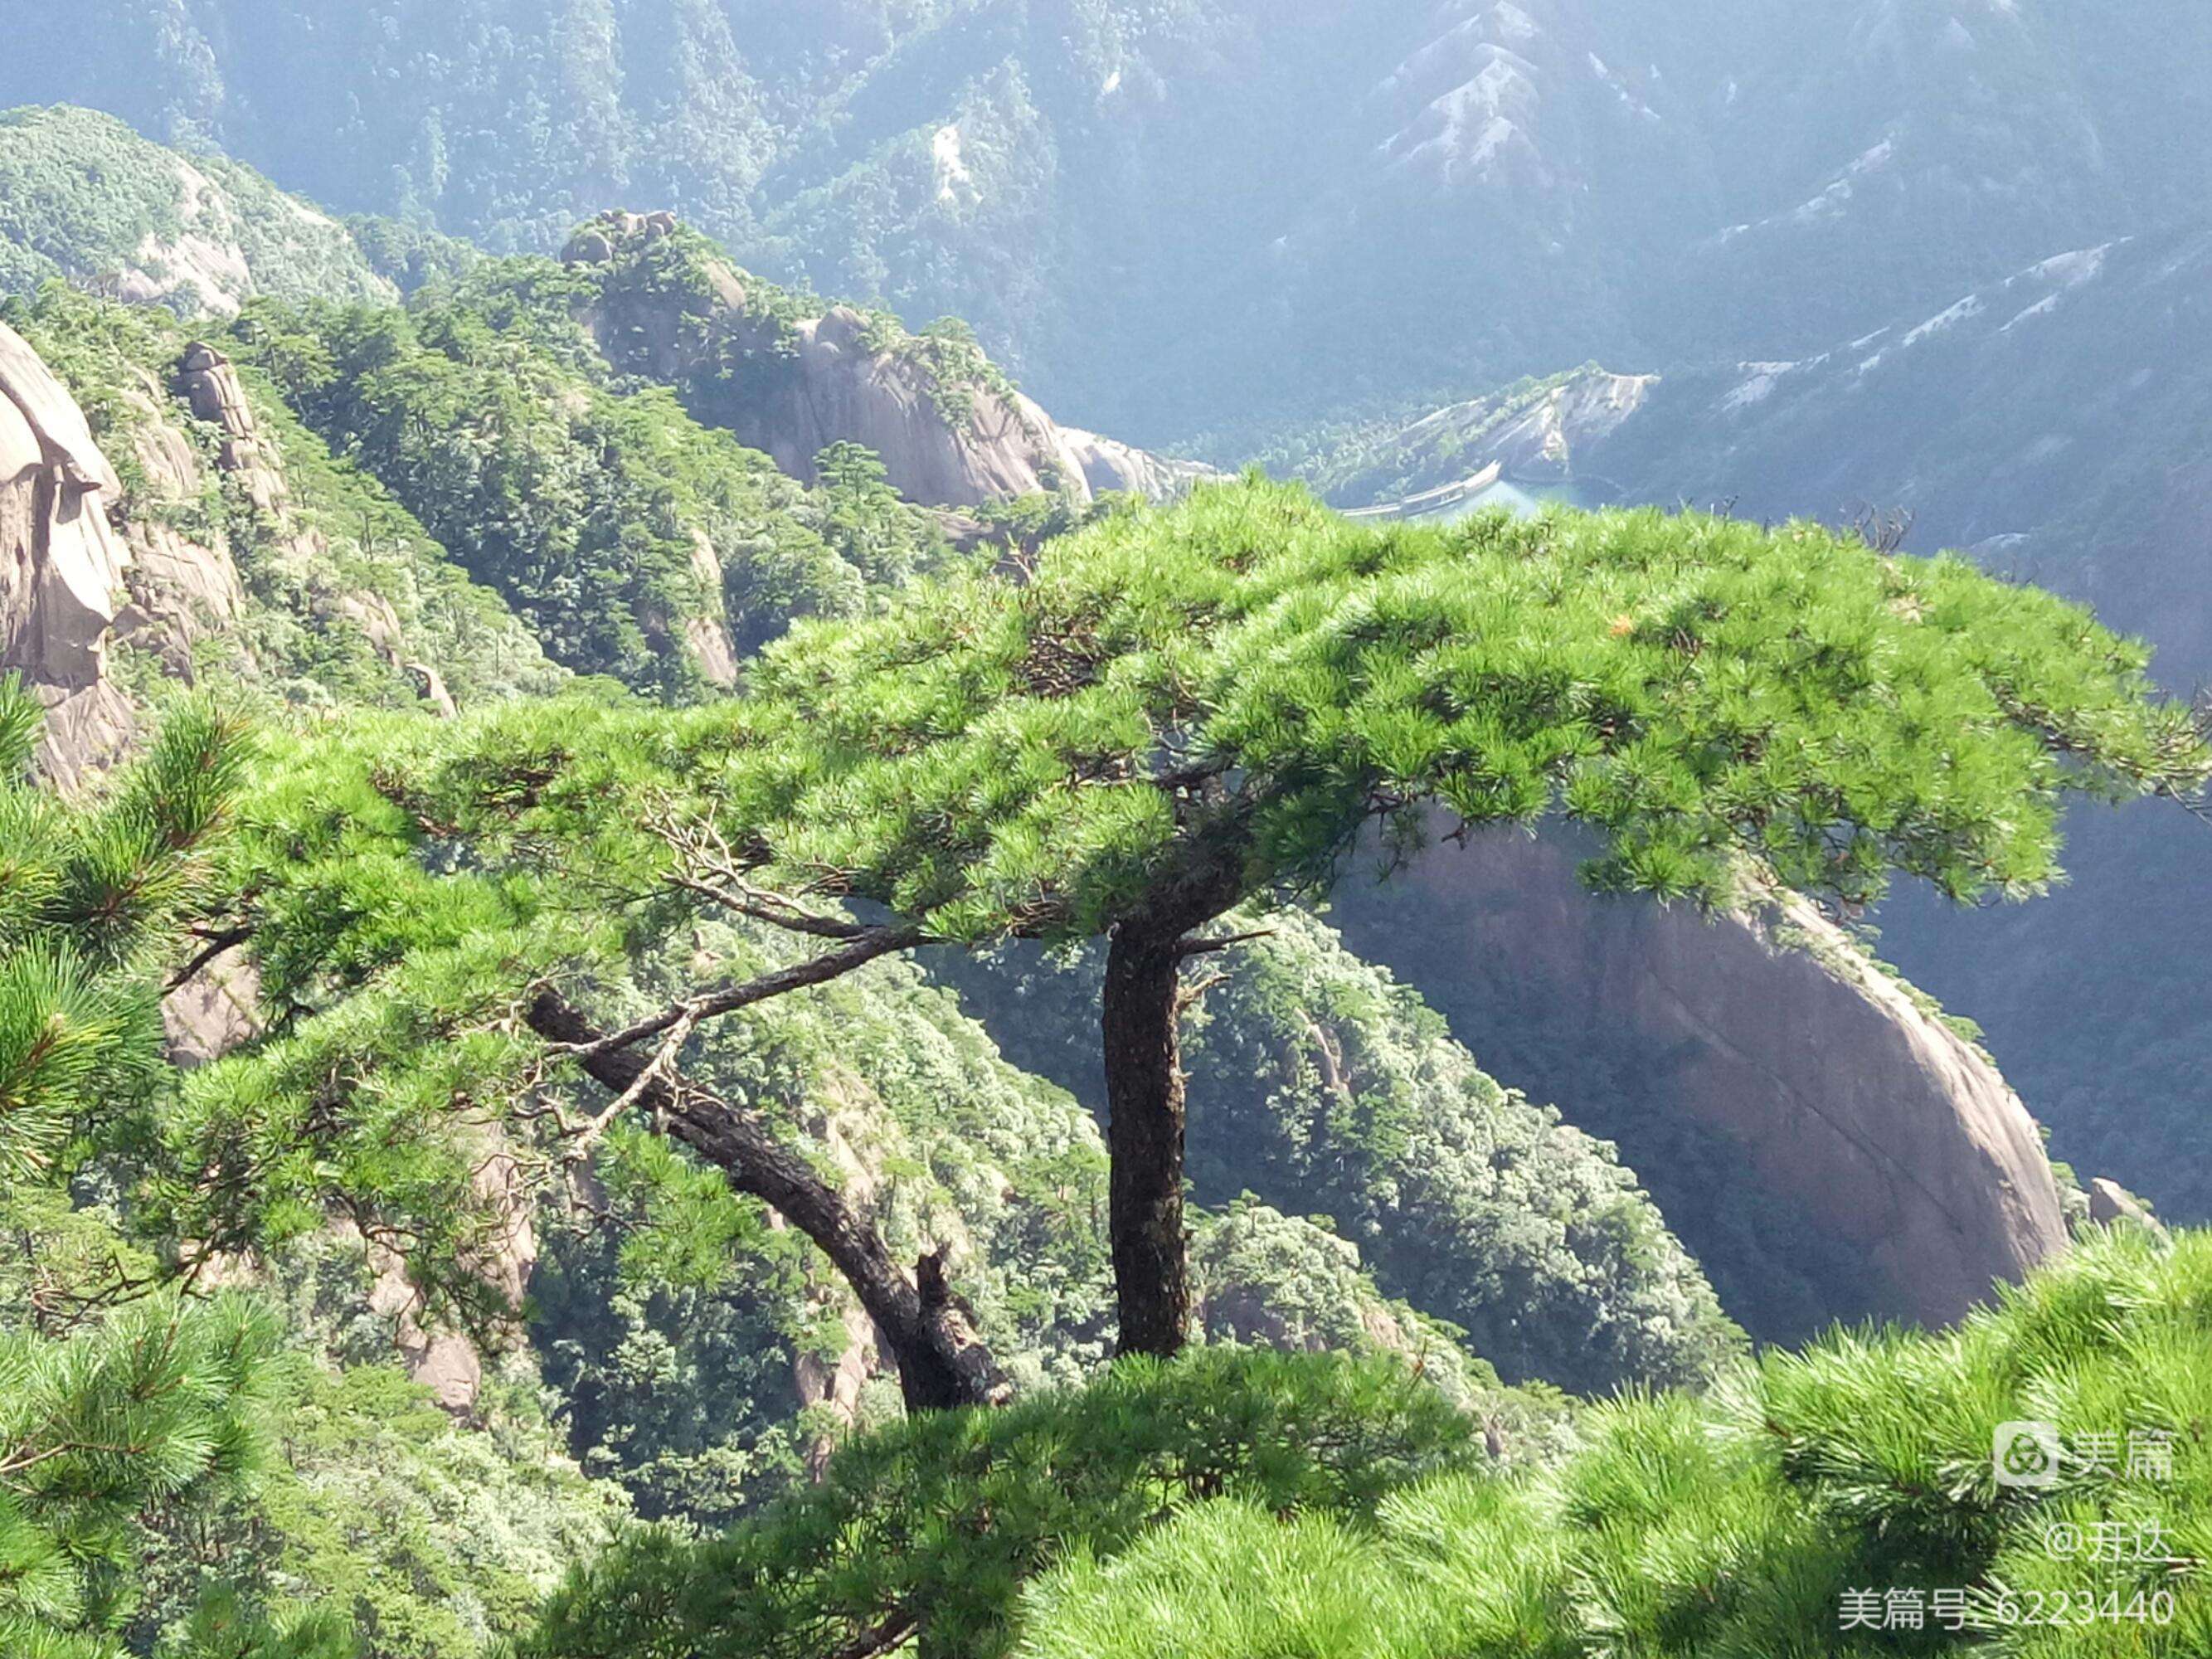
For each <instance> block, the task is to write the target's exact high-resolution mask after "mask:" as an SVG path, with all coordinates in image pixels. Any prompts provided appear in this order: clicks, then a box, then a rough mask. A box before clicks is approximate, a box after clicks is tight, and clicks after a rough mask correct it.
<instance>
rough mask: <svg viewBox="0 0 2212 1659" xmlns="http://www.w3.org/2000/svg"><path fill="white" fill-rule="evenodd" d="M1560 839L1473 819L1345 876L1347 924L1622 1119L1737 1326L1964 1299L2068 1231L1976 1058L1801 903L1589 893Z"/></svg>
mask: <svg viewBox="0 0 2212 1659" xmlns="http://www.w3.org/2000/svg"><path fill="white" fill-rule="evenodd" d="M1581 856H1582V853H1581V851H1580V849H1579V848H1577V845H1576V844H1575V843H1574V842H1572V840H1571V839H1570V838H1568V837H1565V836H1563V835H1560V834H1558V833H1553V832H1548V831H1547V833H1546V834H1545V835H1544V836H1541V837H1539V838H1537V839H1534V840H1531V839H1529V838H1528V837H1527V836H1523V835H1522V834H1520V833H1519V832H1517V831H1506V832H1503V833H1495V832H1493V833H1486V834H1483V835H1480V836H1475V837H1474V838H1472V839H1471V840H1470V842H1468V845H1467V846H1466V847H1464V848H1458V847H1455V846H1453V845H1451V844H1449V843H1445V844H1443V845H1440V846H1438V847H1437V848H1434V849H1432V850H1431V851H1430V852H1428V853H1426V854H1424V855H1423V856H1422V857H1421V858H1420V859H1419V860H1417V861H1416V862H1415V863H1414V864H1413V866H1412V868H1411V869H1409V870H1407V872H1403V873H1402V874H1401V875H1399V876H1397V877H1395V878H1393V879H1391V880H1389V881H1387V882H1384V883H1382V884H1363V885H1357V886H1353V885H1347V886H1346V887H1344V888H1341V889H1340V890H1339V894H1338V899H1337V905H1336V910H1335V920H1336V921H1338V923H1339V925H1340V927H1342V929H1343V932H1344V934H1345V937H1346V940H1347V942H1349V943H1350V944H1351V945H1352V946H1353V948H1354V949H1356V950H1358V951H1361V952H1362V953H1363V954H1364V955H1366V956H1368V957H1370V959H1372V960H1375V961H1377V962H1380V963H1385V964H1387V965H1388V966H1389V967H1390V968H1392V969H1395V971H1396V972H1397V973H1399V974H1400V975H1401V976H1403V977H1405V978H1406V979H1408V980H1410V981H1413V982H1414V983H1416V984H1418V985H1419V986H1420V987H1422V989H1423V990H1424V992H1425V993H1426V994H1428V995H1429V996H1430V998H1431V1000H1433V1001H1434V1002H1435V1003H1436V1005H1437V1007H1438V1008H1439V1009H1440V1010H1441V1011H1442V1012H1443V1013H1444V1014H1445V1016H1446V1017H1447V1018H1449V1020H1450V1022H1451V1024H1452V1027H1453V1030H1454V1031H1455V1033H1456V1034H1457V1035H1458V1036H1459V1037H1460V1038H1461V1040H1462V1041H1463V1042H1468V1043H1469V1044H1471V1045H1472V1046H1473V1047H1474V1048H1475V1050H1476V1052H1478V1053H1479V1054H1481V1055H1482V1057H1483V1061H1484V1064H1485V1065H1486V1066H1488V1067H1490V1068H1491V1069H1492V1070H1493V1071H1494V1072H1496V1073H1497V1074H1498V1076H1500V1077H1502V1078H1504V1079H1510V1081H1511V1082H1513V1083H1514V1084H1515V1085H1517V1086H1520V1087H1522V1088H1524V1089H1527V1090H1528V1091H1531V1092H1533V1093H1535V1094H1538V1095H1540V1096H1541V1097H1544V1098H1547V1099H1551V1100H1555V1101H1557V1102H1558V1103H1559V1106H1560V1109H1562V1110H1563V1111H1564V1112H1565V1114H1566V1115H1567V1117H1568V1118H1569V1120H1570V1121H1573V1122H1575V1123H1577V1124H1580V1125H1582V1126H1583V1127H1586V1128H1588V1129H1589V1130H1591V1131H1592V1132H1593V1133H1599V1134H1602V1135H1605V1136H1607V1137H1608V1138H1611V1139H1617V1140H1618V1141H1619V1142H1620V1146H1621V1151H1622V1155H1623V1156H1624V1157H1625V1158H1626V1159H1627V1160H1628V1161H1629V1162H1630V1163H1631V1164H1633V1165H1634V1167H1635V1168H1636V1169H1637V1170H1638V1171H1639V1172H1640V1173H1641V1174H1642V1176H1643V1177H1644V1181H1645V1182H1646V1183H1647V1184H1648V1185H1649V1186H1650V1188H1651V1189H1652V1192H1653V1194H1654V1196H1655V1197H1656V1198H1657V1199H1658V1200H1659V1203H1660V1206H1661V1208H1662V1211H1663V1212H1664V1213H1665V1214H1666V1216H1667V1218H1668V1221H1669V1223H1670V1224H1671V1225H1673V1226H1674V1228H1675V1229H1676V1231H1679V1232H1680V1234H1681V1235H1682V1237H1683V1239H1684V1241H1685V1242H1686V1243H1687V1244H1688V1245H1689V1247H1690V1248H1691V1249H1692V1250H1694V1251H1695V1252H1696V1253H1697V1254H1698V1256H1699V1260H1700V1261H1703V1262H1704V1263H1705V1267H1706V1268H1707V1271H1708V1272H1710V1273H1711V1274H1712V1275H1713V1278H1714V1280H1715V1283H1716V1284H1717V1285H1718V1286H1719V1288H1720V1291H1721V1294H1722V1298H1723V1303H1724V1304H1725V1305H1727V1306H1728V1307H1729V1310H1730V1311H1731V1312H1733V1313H1735V1315H1736V1316H1738V1317H1739V1318H1740V1319H1741V1320H1743V1322H1745V1324H1746V1325H1747V1326H1748V1327H1749V1328H1751V1329H1752V1331H1753V1334H1755V1335H1758V1336H1760V1337H1763V1338H1767V1339H1770V1340H1778V1339H1784V1338H1788V1337H1791V1336H1795V1335H1797V1334H1802V1333H1803V1332H1805V1331H1808V1330H1810V1329H1813V1328H1817V1327H1818V1326H1819V1325H1820V1324H1821V1323H1824V1322H1826V1321H1828V1320H1830V1319H1837V1318H1842V1319H1858V1318H1864V1317H1869V1316H1876V1317H1899V1318H1905V1319H1912V1320H1918V1321H1922V1322H1929V1323H1942V1322H1950V1321H1953V1320H1955V1319H1957V1318H1958V1317H1959V1316H1960V1315H1961V1314H1963V1313H1964V1312H1965V1311H1966V1309H1967V1308H1968V1307H1970V1306H1971V1305H1972V1304H1975V1303H1976V1302H1978V1301H1980V1300H1982V1299H1984V1298H1985V1297H1987V1296H1988V1294H1989V1292H1990V1288H1991V1286H1992V1285H1993V1284H1995V1283H1997V1282H1999V1281H2015V1280H2017V1279H2020V1278H2021V1276H2022V1275H2023V1274H2024V1273H2026V1272H2027V1269H2028V1268H2030V1267H2033V1266H2035V1265H2036V1264H2037V1263H2038V1262H2039V1261H2042V1260H2044V1259H2045V1257H2046V1256H2048V1255H2051V1253H2052V1252H2054V1251H2056V1250H2057V1249H2060V1248H2062V1246H2063V1243H2064V1240H2065V1237H2066V1234H2065V1228H2064V1225H2063V1220H2062V1218H2061V1215H2060V1208H2059V1200H2058V1194H2057V1187H2056V1185H2055V1184H2054V1182H2053V1178H2052V1174H2051V1166H2050V1164H2049V1162H2048V1160H2047V1159H2046V1158H2045V1156H2044V1153H2043V1150H2042V1146H2041V1144H2040V1141H2039V1135H2038V1131H2037V1127H2036V1125H2035V1123H2034V1121H2033V1119H2031V1118H2030V1117H2029V1115H2028V1114H2027V1109H2026V1108H2025V1107H2023V1106H2022V1104H2021V1101H2020V1099H2019V1097H2017V1096H2016V1095H2015V1094H2014V1092H2013V1091H2012V1090H2011V1089H2010V1088H2009V1087H2008V1085H2006V1083H2005V1081H2004V1079H2002V1077H2000V1076H1999V1075H1998V1073H1997V1071H1996V1067H1995V1066H1993V1065H1992V1064H1991V1063H1990V1060H1989V1059H1988V1057H1987V1056H1986V1055H1984V1054H1982V1053H1981V1052H1979V1051H1978V1049H1977V1048H1975V1047H1974V1046H1972V1044H1971V1043H1970V1042H1967V1041H1966V1039H1964V1038H1963V1037H1962V1036H1960V1034H1959V1033H1958V1032H1957V1031H1955V1030H1953V1029H1952V1028H1951V1027H1950V1026H1949V1025H1948V1024H1946V1023H1945V1022H1944V1021H1943V1020H1942V1019H1941V1018H1938V1017H1937V1015H1936V1012H1935V1011H1934V1009H1933V1007H1932V1006H1931V1005H1929V1004H1928V1003H1927V1002H1926V1001H1925V1000H1924V999H1922V998H1920V997H1918V996H1917V995H1916V994H1914V993H1913V992H1911V990H1910V989H1909V988H1908V987H1906V986H1905V985H1904V984H1903V983H1901V982H1900V981H1898V980H1897V979H1895V978H1894V977H1893V976H1892V975H1889V974H1888V973H1887V972H1884V971H1883V970H1882V969H1880V968H1879V967H1877V966H1876V965H1875V963H1872V962H1871V961H1870V960H1869V958H1868V957H1866V955H1865V954H1864V952H1863V951H1861V950H1860V949H1859V948H1858V947H1857V946H1856V945H1854V944H1853V943H1852V941H1851V940H1850V938H1849V937H1848V936H1847V935H1845V934H1844V933H1842V932H1841V931H1840V930H1839V929H1838V928H1837V927H1834V926H1833V925H1832V924H1831V923H1829V922H1828V921H1826V920H1825V919H1824V918H1822V917H1821V916H1820V915H1819V914H1818V913H1817V912H1815V911H1814V910H1813V909H1811V908H1810V907H1808V906H1807V905H1805V904H1803V903H1802V902H1784V903H1782V904H1778V905H1776V906H1774V907H1773V908H1771V909H1769V910H1766V911H1765V912H1762V913H1761V914H1759V915H1735V916H1720V917H1717V918H1713V919H1710V920H1708V919H1705V918H1702V917H1700V916H1699V915H1695V914H1692V913H1689V912H1686V911H1682V910H1677V909H1669V908H1662V907H1661V906H1658V905H1656V904H1653V903H1650V902H1641V901H1626V900H1611V899H1603V898H1599V897H1595V896H1591V895H1590V894H1589V893H1588V892H1587V891H1585V890H1583V886H1582V884H1581V882H1580V880H1579V878H1578V877H1577V863H1578V862H1579V860H1580V858H1581Z"/></svg>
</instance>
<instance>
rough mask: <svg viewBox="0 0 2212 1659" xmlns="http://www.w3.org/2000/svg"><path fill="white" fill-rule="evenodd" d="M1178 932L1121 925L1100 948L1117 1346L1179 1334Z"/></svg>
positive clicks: (1140, 1345) (1142, 1347)
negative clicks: (1103, 963)
mask: <svg viewBox="0 0 2212 1659" xmlns="http://www.w3.org/2000/svg"><path fill="white" fill-rule="evenodd" d="M1182 956H1183V949H1182V929H1181V928H1180V927H1175V928H1158V927H1152V928H1146V927H1141V926H1139V925H1138V924H1134V923H1125V924H1123V925H1122V926H1121V927H1119V928H1117V929H1115V933H1114V936H1113V940H1112V943H1111V944H1110V945H1109V946H1108V949H1107V955H1106V987H1105V997H1104V1002H1103V1009H1102V1015H1101V1021H1100V1024H1101V1030H1102V1035H1103V1039H1104V1054H1105V1061H1106V1103H1107V1109H1108V1112H1109V1118H1108V1122H1107V1131H1106V1140H1107V1146H1108V1149H1109V1151H1110V1152H1111V1153H1112V1154H1113V1170H1112V1176H1111V1183H1110V1194H1111V1207H1110V1212H1109V1213H1110V1226H1111V1230H1112V1238H1113V1249H1114V1292H1115V1303H1116V1304H1117V1307H1118V1310H1119V1313H1120V1317H1121V1352H1123V1353H1125V1354H1126V1353H1150V1354H1159V1355H1162V1356H1165V1355H1170V1354H1173V1353H1175V1352H1177V1351H1178V1350H1180V1349H1181V1348H1182V1346H1183V1344H1184V1342H1185V1341H1186V1340H1188V1335H1189V1330H1190V1321H1191V1300H1192V1298H1191V1285H1190V1252H1189V1249H1188V1239H1187V1238H1186V1237H1185V1234H1184V1229H1183V1208H1182V1178H1183V1080H1182V1050H1181V1040H1180V1037H1179V1036H1178V1032H1177V1029H1176V1028H1177V1026H1178V1024H1180V1020H1181V1009H1180V1007H1179V1006H1178V994H1177V993H1178V981H1179V980H1180V977H1181V970H1182Z"/></svg>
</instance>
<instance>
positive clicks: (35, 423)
mask: <svg viewBox="0 0 2212 1659" xmlns="http://www.w3.org/2000/svg"><path fill="white" fill-rule="evenodd" d="M121 493H122V485H121V483H120V482H119V481H118V479H117V477H116V476H115V470H114V469H113V468H112V467H111V466H110V465H108V464H107V458H106V456H104V455H102V454H101V453H100V447H99V446H98V445H97V444H95V443H94V441H93V437H92V432H91V429H90V428H88V426H87V425H86V424H85V419H84V416H83V413H82V411H81V410H79V409H78V408H77V406H76V400H75V399H74V398H71V397H70V394H69V392H68V390H67V389H66V388H65V387H64V386H63V385H62V384H61V382H60V381H58V380H56V379H55V378H54V377H53V375H52V374H51V373H50V372H49V371H48V370H47V368H46V365H45V364H44V363H43V362H40V360H39V356H38V354H37V353H36V352H34V351H33V350H32V349H31V348H30V346H29V344H28V343H27V342H25V340H24V339H23V337H22V336H21V335H20V334H17V333H16V332H15V331H14V330H13V329H11V328H9V327H8V326H7V325H5V324H4V323H0V669H13V670H15V671H18V672H20V673H21V675H22V676H23V678H24V679H25V681H26V682H27V684H30V685H31V686H33V688H34V689H35V690H37V692H38V695H39V698H40V701H41V702H44V703H45V704H46V707H47V709H48V711H49V716H48V720H47V727H46V738H45V741H44V744H43V746H42V749H41V753H40V763H41V765H42V766H43V767H44V768H45V769H46V770H47V771H48V772H50V773H51V774H52V775H54V776H55V777H57V778H58V779H59V780H61V781H64V783H67V782H71V781H75V780H76V778H78V777H79V776H80V775H82V773H83V772H84V770H85V769H87V768H88V767H91V766H94V765H97V764H99V763H100V762H102V761H103V760H106V759H107V758H108V757H111V756H112V755H113V754H114V753H115V752H116V751H117V750H118V749H119V748H120V747H121V745H122V744H123V743H124V742H125V740H126V739H127V738H128V737H129V735H130V732H131V711H130V706H129V702H128V701H127V700H126V699H125V697H124V696H123V695H122V694H121V693H120V692H119V691H118V690H116V689H115V687H114V685H113V684H112V683H111V682H110V681H109V678H108V676H107V653H108V647H109V645H110V643H111V641H112V629H113V627H114V623H115V617H116V611H117V608H118V605H119V603H120V599H121V595H122V592H123V586H124V571H125V563H126V562H127V559H128V555H127V554H126V552H125V550H124V548H123V546H122V544H121V542H120V541H119V540H118V538H117V537H116V535H115V533H114V532H113V531H112V529H111V528H110V526H109V525H108V522H107V508H108V507H109V505H110V504H111V503H112V501H114V500H115V499H116V498H117V497H118V495H120V494H121Z"/></svg>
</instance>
